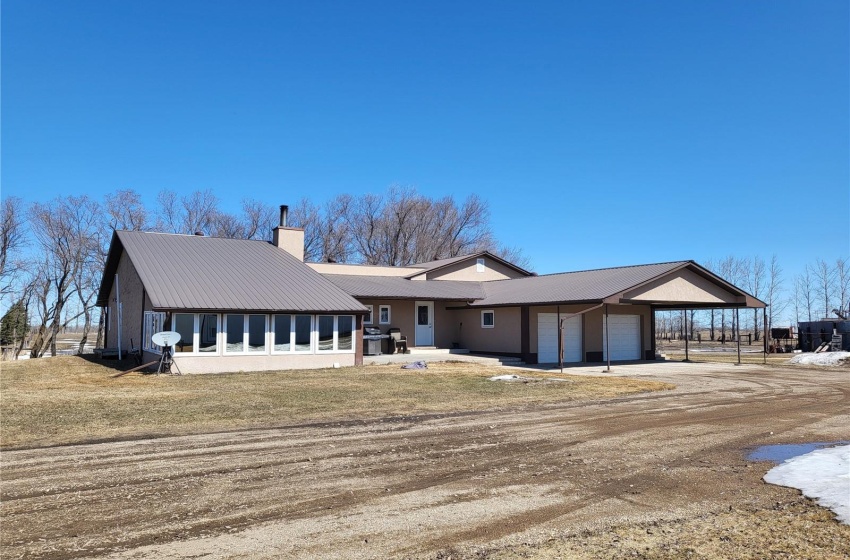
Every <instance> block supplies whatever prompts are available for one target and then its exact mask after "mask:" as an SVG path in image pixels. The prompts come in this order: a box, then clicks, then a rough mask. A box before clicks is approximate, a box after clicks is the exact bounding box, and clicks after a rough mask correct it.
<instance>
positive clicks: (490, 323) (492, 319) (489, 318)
mask: <svg viewBox="0 0 850 560" xmlns="http://www.w3.org/2000/svg"><path fill="white" fill-rule="evenodd" d="M495 326H496V312H495V311H493V310H492V309H488V310H486V311H482V312H481V328H482V329H492V328H493V327H495Z"/></svg>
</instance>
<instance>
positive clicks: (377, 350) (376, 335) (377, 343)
mask: <svg viewBox="0 0 850 560" xmlns="http://www.w3.org/2000/svg"><path fill="white" fill-rule="evenodd" d="M389 337H390V335H388V334H381V329H379V328H378V327H366V328H365V329H363V354H365V355H366V356H380V355H381V343H382V341H383V340H384V339H386V338H389Z"/></svg>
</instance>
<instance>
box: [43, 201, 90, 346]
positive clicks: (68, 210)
mask: <svg viewBox="0 0 850 560" xmlns="http://www.w3.org/2000/svg"><path fill="white" fill-rule="evenodd" d="M29 215H30V221H31V223H32V228H33V234H34V236H35V239H36V241H37V243H38V245H39V247H40V249H41V251H42V254H43V255H44V259H45V260H44V261H43V262H42V263H41V266H40V267H39V270H38V274H37V280H36V291H35V293H36V295H37V298H38V302H39V311H40V314H39V315H40V317H39V318H40V320H41V323H40V325H39V326H38V327H37V329H36V335H35V338H34V339H33V342H32V345H31V356H32V357H34V358H35V357H40V356H42V355H44V352H45V351H46V350H47V348H48V347H49V348H50V353H51V355H54V356H55V355H56V338H57V336H58V334H59V331H60V330H61V329H62V328H63V327H65V326H66V325H67V324H68V322H70V321H71V320H74V319H76V318H77V317H79V316H80V315H83V314H85V316H86V320H87V324H86V326H85V332H86V333H88V329H89V328H90V319H91V314H90V308H89V309H88V311H86V310H84V309H83V310H81V311H79V312H78V313H77V314H76V315H74V316H73V317H65V316H63V313H64V311H65V307H66V304H67V303H68V301H69V299H70V297H71V296H72V295H73V294H77V295H78V296H79V295H80V293H82V292H86V291H91V292H93V288H92V286H93V285H94V281H93V280H91V279H90V278H87V277H89V276H90V277H93V278H94V277H96V276H97V273H98V272H99V270H100V268H101V267H100V263H99V262H98V259H99V256H100V255H101V254H102V241H101V239H100V237H99V232H100V231H102V228H101V227H100V224H99V223H98V219H99V216H100V215H101V209H100V205H99V204H97V202H95V201H93V200H91V199H89V198H88V197H86V196H81V197H74V196H69V197H65V198H57V199H55V200H54V201H52V202H51V203H49V204H40V203H36V204H33V206H32V207H31V208H30V212H29ZM78 288H79V291H78ZM91 297H92V295H91V294H85V295H84V296H83V299H85V300H86V301H90V299H91Z"/></svg>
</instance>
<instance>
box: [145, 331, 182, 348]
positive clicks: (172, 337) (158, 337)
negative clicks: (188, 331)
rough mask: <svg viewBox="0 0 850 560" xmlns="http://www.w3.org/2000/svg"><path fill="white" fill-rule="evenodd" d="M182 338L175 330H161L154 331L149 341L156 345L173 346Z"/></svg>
mask: <svg viewBox="0 0 850 560" xmlns="http://www.w3.org/2000/svg"><path fill="white" fill-rule="evenodd" d="M181 338H183V337H182V336H181V335H180V333H179V332H176V331H162V332H158V333H154V334H153V335H151V342H153V343H154V344H156V345H157V346H174V345H175V344H177V343H178V342H180V339H181Z"/></svg>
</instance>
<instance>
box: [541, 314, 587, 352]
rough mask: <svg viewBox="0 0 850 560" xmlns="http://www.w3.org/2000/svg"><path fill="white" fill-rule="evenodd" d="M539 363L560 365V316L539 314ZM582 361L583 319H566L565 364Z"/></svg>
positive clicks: (577, 317)
mask: <svg viewBox="0 0 850 560" xmlns="http://www.w3.org/2000/svg"><path fill="white" fill-rule="evenodd" d="M537 361H538V362H539V363H541V364H556V363H558V314H557V313H538V314H537ZM580 361H581V317H580V316H575V317H569V318H567V319H564V363H575V362H580Z"/></svg>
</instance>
